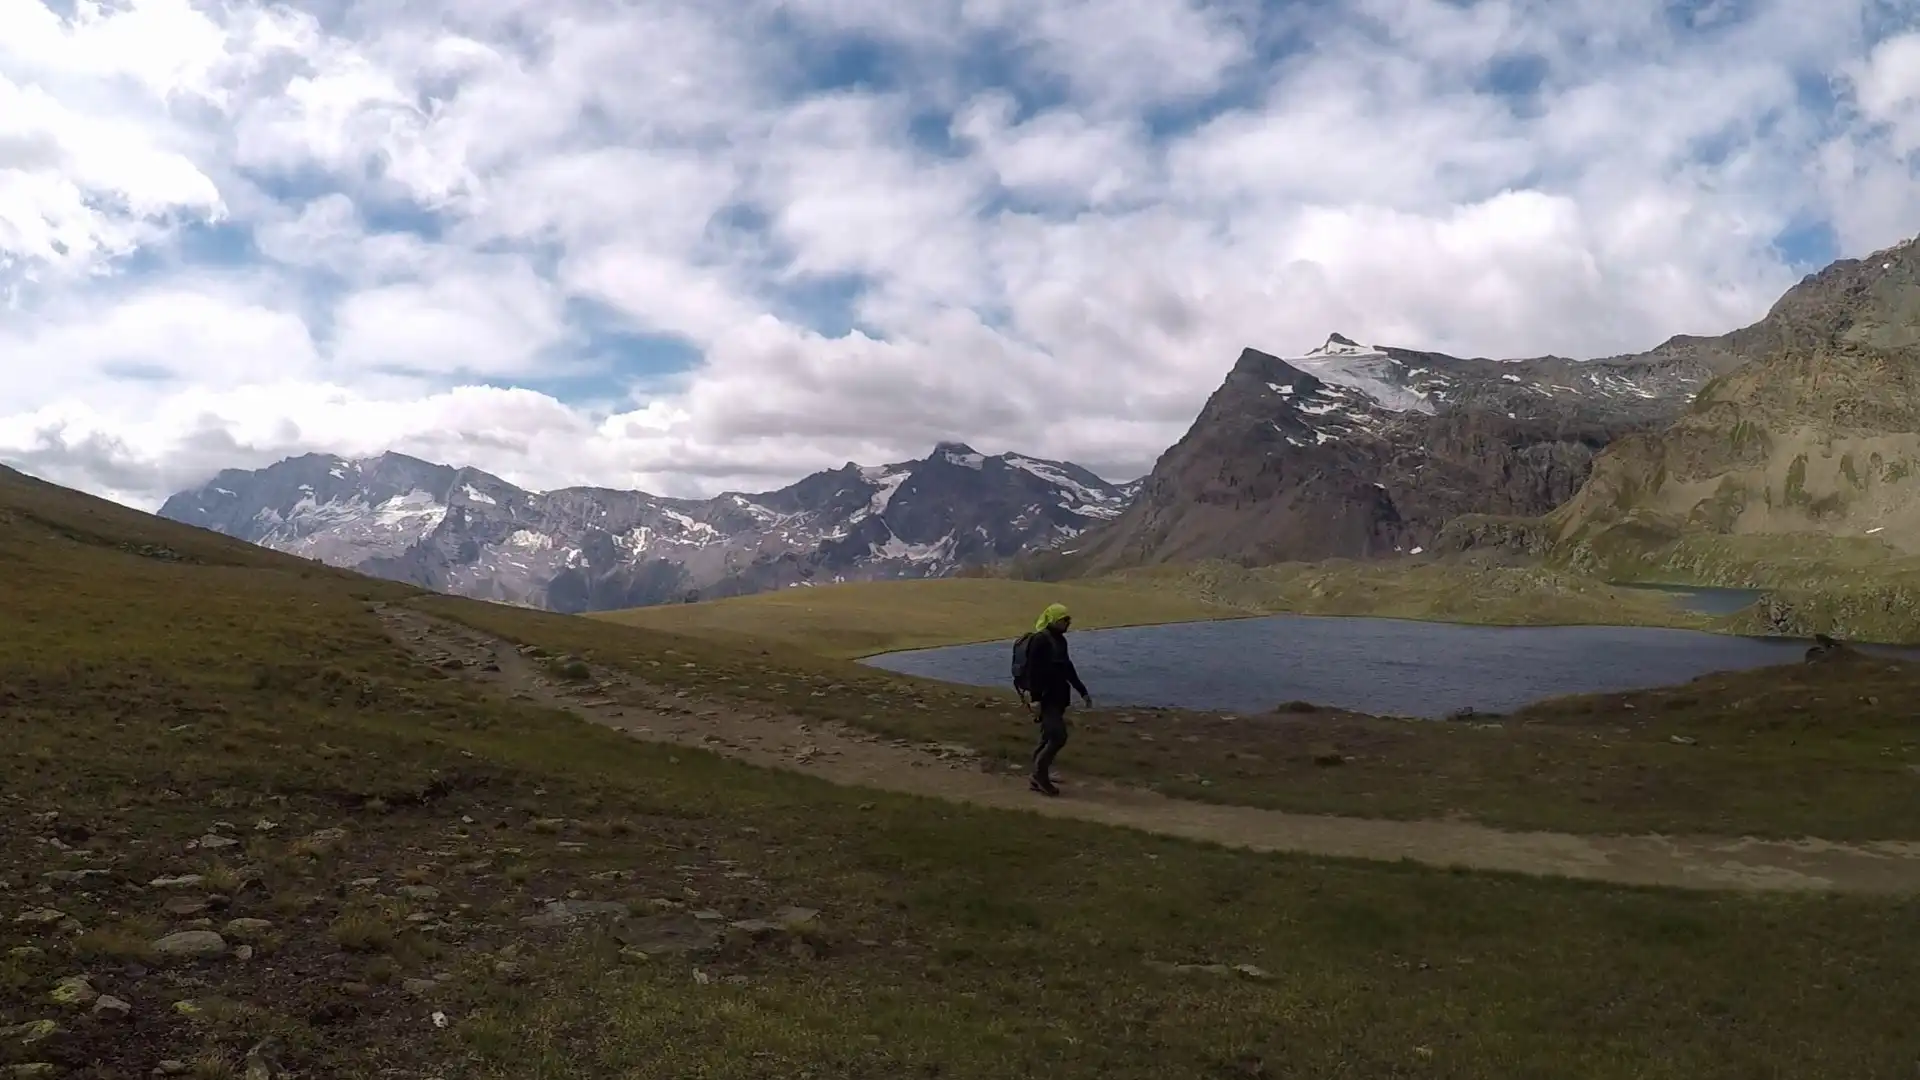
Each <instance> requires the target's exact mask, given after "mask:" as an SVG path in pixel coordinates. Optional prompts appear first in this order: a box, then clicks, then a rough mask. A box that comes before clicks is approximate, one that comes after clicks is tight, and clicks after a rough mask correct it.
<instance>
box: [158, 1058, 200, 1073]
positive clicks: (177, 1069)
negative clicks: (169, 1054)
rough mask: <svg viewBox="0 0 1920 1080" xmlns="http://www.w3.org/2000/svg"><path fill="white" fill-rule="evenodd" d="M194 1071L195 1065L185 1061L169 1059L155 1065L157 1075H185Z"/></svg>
mask: <svg viewBox="0 0 1920 1080" xmlns="http://www.w3.org/2000/svg"><path fill="white" fill-rule="evenodd" d="M192 1071H193V1066H191V1065H189V1064H187V1063H186V1062H184V1061H174V1060H172V1059H168V1060H166V1061H163V1062H161V1063H160V1064H158V1065H155V1066H154V1067H153V1075H155V1076H185V1075H187V1074H188V1073H190V1072H192Z"/></svg>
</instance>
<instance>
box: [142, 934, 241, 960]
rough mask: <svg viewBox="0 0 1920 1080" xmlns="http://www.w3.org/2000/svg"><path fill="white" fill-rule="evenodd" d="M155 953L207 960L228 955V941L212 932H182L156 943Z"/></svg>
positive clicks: (154, 944)
mask: <svg viewBox="0 0 1920 1080" xmlns="http://www.w3.org/2000/svg"><path fill="white" fill-rule="evenodd" d="M153 951H154V952H156V953H159V954H160V955H161V956H172V957H178V958H181V959H187V960H207V959H212V958H213V957H216V956H224V955H226V952H227V941H226V939H225V938H223V937H221V936H220V935H219V934H216V933H214V932H213V931H211V930H182V931H181V932H179V933H177V934H168V935H167V936H166V937H163V938H161V939H160V940H159V941H156V942H154V943H153Z"/></svg>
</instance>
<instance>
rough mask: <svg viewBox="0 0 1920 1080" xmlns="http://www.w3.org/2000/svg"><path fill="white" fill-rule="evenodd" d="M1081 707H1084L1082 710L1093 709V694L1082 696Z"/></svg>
mask: <svg viewBox="0 0 1920 1080" xmlns="http://www.w3.org/2000/svg"><path fill="white" fill-rule="evenodd" d="M1080 705H1081V707H1082V708H1087V709H1091V708H1093V695H1092V694H1081V695H1080Z"/></svg>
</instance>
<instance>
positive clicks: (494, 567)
mask: <svg viewBox="0 0 1920 1080" xmlns="http://www.w3.org/2000/svg"><path fill="white" fill-rule="evenodd" d="M953 466H959V469H958V470H956V469H954V468H953ZM336 473H344V474H345V475H344V477H343V476H339V475H335V474H336ZM909 481H911V482H909ZM1139 485H1140V482H1139V481H1134V482H1133V483H1132V484H1131V485H1115V484H1110V483H1107V482H1106V481H1104V480H1101V479H1100V478H1099V477H1097V476H1095V475H1093V474H1092V473H1089V472H1087V471H1086V470H1084V469H1081V468H1079V467H1078V466H1075V465H1070V464H1066V463H1062V462H1050V461H1043V460H1040V459H1037V458H1031V457H1026V456H1023V455H1017V454H1006V455H1000V456H998V457H990V456H987V455H983V454H980V453H978V452H976V451H974V450H972V449H971V448H970V447H966V446H963V445H960V444H957V443H956V444H942V446H940V447H938V448H936V449H935V451H934V453H933V454H931V455H930V456H929V457H927V458H926V459H923V460H921V461H911V462H903V463H897V464H892V465H882V466H871V467H864V468H863V467H861V466H857V465H849V466H847V467H846V468H843V469H837V470H832V471H829V472H822V473H816V474H814V475H812V476H810V477H807V478H806V479H803V480H801V481H799V482H798V483H796V484H793V485H791V486H789V487H786V488H783V489H780V490H778V491H770V492H764V493H760V494H754V495H747V494H743V493H738V492H729V493H726V494H723V495H721V496H718V497H716V498H713V499H709V500H700V501H696V500H679V499H663V498H659V497H656V496H653V495H649V494H646V493H644V492H630V491H614V490H608V489H600V488H569V489H562V490H558V491H550V492H545V493H535V492H530V491H525V490H523V489H520V488H517V487H515V486H514V485H512V484H509V483H507V482H506V481H504V480H501V479H499V478H498V477H493V476H488V475H486V474H484V473H480V472H477V471H475V470H471V469H456V468H453V467H450V466H445V465H436V464H433V463H430V462H425V461H420V460H417V459H414V458H409V457H406V456H404V455H399V454H385V455H381V456H380V457H377V458H369V459H366V460H364V461H357V462H342V461H341V460H340V459H338V458H333V457H322V456H320V455H308V456H306V457H301V458H290V459H288V460H286V461H283V462H280V463H279V464H276V465H274V466H271V467H269V468H266V469H261V470H255V471H252V472H242V471H237V470H230V471H227V472H223V473H221V474H220V475H219V476H218V477H217V478H215V481H213V482H210V483H209V484H207V485H206V486H204V487H202V488H199V489H196V490H193V491H187V492H182V493H180V494H178V495H175V496H174V497H173V498H171V499H169V500H167V504H166V505H165V506H164V507H162V509H161V514H162V516H164V517H168V518H170V519H172V520H176V521H183V522H185V523H187V524H191V525H198V526H201V527H204V528H212V529H216V530H218V531H220V532H224V533H227V534H228V535H231V536H236V537H239V538H241V539H244V540H249V541H252V542H254V543H258V544H262V545H264V546H268V547H273V548H276V549H279V550H282V551H288V552H291V553H295V554H299V555H303V556H306V557H309V558H315V559H320V560H322V561H324V562H327V563H330V564H332V565H336V566H343V567H348V568H353V569H359V570H362V571H363V572H367V573H371V574H375V575H377V576H381V577H389V578H394V579H397V580H403V581H408V582H411V583H413V584H417V585H422V586H425V587H427V588H433V589H440V590H442V591H447V592H454V593H459V594H462V595H467V596H473V597H477V598H481V599H486V600H494V601H499V602H505V603H514V604H529V605H533V606H545V607H551V608H554V609H556V610H562V611H589V610H601V609H605V608H611V607H632V606H640V605H644V604H650V603H662V602H672V601H680V600H685V599H688V598H691V597H696V596H702V595H714V596H726V595H734V594H738V593H744V592H757V591H761V590H765V589H774V588H785V587H788V586H791V585H795V584H801V583H807V584H819V583H825V582H829V581H840V580H868V579H875V578H891V577H937V576H942V575H946V574H950V573H953V572H954V571H956V570H958V569H960V568H961V567H963V566H967V565H971V564H975V563H980V562H986V561H992V560H997V559H1003V558H1007V557H1010V556H1012V555H1017V554H1019V553H1021V552H1025V551H1036V550H1044V549H1048V548H1051V547H1055V546H1057V545H1058V544H1059V543H1061V542H1062V541H1063V540H1065V539H1068V538H1070V537H1074V536H1078V535H1080V533H1081V532H1083V531H1084V530H1085V529H1086V528H1087V527H1088V526H1089V525H1091V524H1094V523H1099V522H1104V521H1106V520H1108V519H1111V518H1114V517H1117V516H1119V514H1120V513H1121V512H1122V511H1123V510H1124V509H1125V507H1126V506H1127V504H1128V502H1129V500H1130V499H1131V498H1132V497H1133V495H1134V494H1135V493H1137V492H1138V491H1139ZM1022 506H1025V507H1028V508H1029V509H1028V510H1027V511H1024V512H1022V511H1019V510H1016V509H1012V508H1016V507H1022ZM451 507H457V508H458V512H457V513H456V512H452V511H451V509H450V508H451ZM882 515H884V517H883V516H882Z"/></svg>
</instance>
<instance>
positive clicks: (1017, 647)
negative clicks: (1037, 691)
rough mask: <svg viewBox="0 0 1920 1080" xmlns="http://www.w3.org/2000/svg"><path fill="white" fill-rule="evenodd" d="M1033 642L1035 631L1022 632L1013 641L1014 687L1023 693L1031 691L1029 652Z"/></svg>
mask: <svg viewBox="0 0 1920 1080" xmlns="http://www.w3.org/2000/svg"><path fill="white" fill-rule="evenodd" d="M1032 644H1033V631H1031V630H1029V631H1027V632H1026V633H1024V634H1021V635H1020V636H1019V637H1018V638H1015V639H1014V642H1013V688H1014V689H1015V690H1018V691H1019V692H1020V693H1021V694H1028V693H1031V691H1030V690H1029V689H1028V688H1027V652H1028V650H1029V647H1030V646H1031V645H1032Z"/></svg>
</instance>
